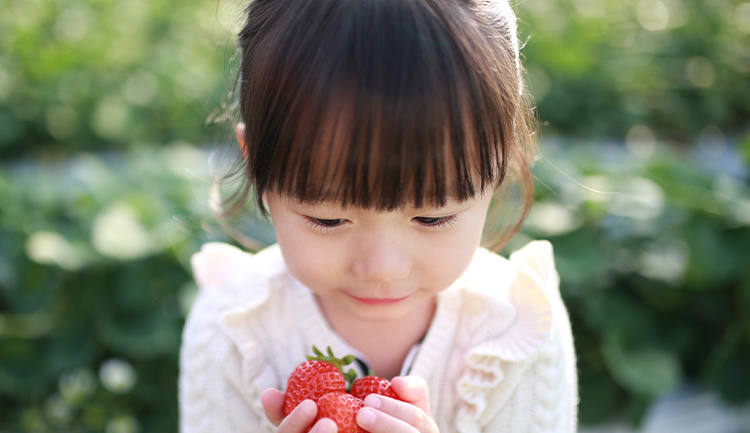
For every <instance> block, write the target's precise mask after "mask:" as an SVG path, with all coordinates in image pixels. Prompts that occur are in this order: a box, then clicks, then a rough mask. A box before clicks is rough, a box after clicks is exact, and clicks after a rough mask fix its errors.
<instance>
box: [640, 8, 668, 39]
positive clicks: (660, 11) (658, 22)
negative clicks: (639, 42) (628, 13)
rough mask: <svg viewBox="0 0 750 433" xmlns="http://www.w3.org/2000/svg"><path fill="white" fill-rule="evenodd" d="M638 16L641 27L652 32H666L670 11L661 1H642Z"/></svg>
mask: <svg viewBox="0 0 750 433" xmlns="http://www.w3.org/2000/svg"><path fill="white" fill-rule="evenodd" d="M636 16H637V17H638V22H639V23H640V24H641V26H642V27H643V28H644V29H646V30H649V31H652V32H655V31H658V30H664V29H666V28H667V26H668V25H669V9H667V6H666V5H665V4H664V3H662V2H661V1H659V0H641V1H640V2H639V3H638V7H637V9H636Z"/></svg>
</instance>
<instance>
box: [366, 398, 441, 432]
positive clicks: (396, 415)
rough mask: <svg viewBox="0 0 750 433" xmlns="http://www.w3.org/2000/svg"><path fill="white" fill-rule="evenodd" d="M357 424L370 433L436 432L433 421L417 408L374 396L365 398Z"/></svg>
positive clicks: (409, 404)
mask: <svg viewBox="0 0 750 433" xmlns="http://www.w3.org/2000/svg"><path fill="white" fill-rule="evenodd" d="M357 423H358V424H359V425H360V426H361V427H362V428H363V429H365V430H367V431H369V432H370V433H396V432H420V433H434V432H437V431H438V428H437V425H436V424H435V421H434V420H433V419H432V418H430V416H429V415H427V413H425V411H423V410H422V409H420V408H419V407H417V406H414V405H413V404H411V403H405V402H402V401H398V400H395V399H392V398H388V397H383V396H380V395H375V394H372V395H368V396H367V398H365V407H363V408H362V409H360V410H359V412H357Z"/></svg>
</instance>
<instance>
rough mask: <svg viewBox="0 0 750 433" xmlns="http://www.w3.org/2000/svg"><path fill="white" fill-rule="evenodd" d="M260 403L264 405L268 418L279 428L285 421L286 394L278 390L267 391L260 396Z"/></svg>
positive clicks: (270, 389)
mask: <svg viewBox="0 0 750 433" xmlns="http://www.w3.org/2000/svg"><path fill="white" fill-rule="evenodd" d="M260 402H261V403H263V409H264V410H265V411H266V418H268V420H269V421H271V423H273V425H275V426H277V427H278V425H279V424H280V423H281V420H283V419H284V393H283V392H281V391H279V390H278V389H273V388H269V389H266V390H265V391H263V392H262V393H261V394H260Z"/></svg>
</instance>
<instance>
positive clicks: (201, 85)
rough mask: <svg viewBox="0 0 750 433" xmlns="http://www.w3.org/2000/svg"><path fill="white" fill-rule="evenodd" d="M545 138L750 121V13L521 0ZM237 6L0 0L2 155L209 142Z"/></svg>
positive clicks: (705, 6) (686, 131) (693, 5)
mask: <svg viewBox="0 0 750 433" xmlns="http://www.w3.org/2000/svg"><path fill="white" fill-rule="evenodd" d="M511 3H514V4H517V5H516V9H517V14H518V16H519V29H520V33H521V38H522V42H526V43H525V47H524V49H523V52H524V56H525V59H524V64H525V66H526V67H527V69H528V73H529V74H528V77H529V80H528V81H529V82H530V87H531V90H532V92H533V94H534V97H535V99H536V102H537V104H538V109H539V110H538V112H539V114H540V117H541V119H542V120H543V121H544V122H545V124H546V125H547V126H546V127H545V131H546V132H545V133H546V134H547V135H565V136H571V135H572V136H576V137H589V138H591V137H599V138H606V139H609V138H613V137H625V135H626V134H628V133H629V132H630V131H631V129H632V128H633V126H634V125H638V126H639V129H638V130H637V131H635V132H636V133H641V135H642V134H643V133H646V134H651V135H653V136H655V137H656V138H657V139H660V140H664V141H674V142H679V143H683V144H685V143H694V142H696V141H699V140H705V139H711V138H713V137H715V136H717V135H719V136H725V137H729V139H730V141H731V140H732V139H734V137H736V136H738V135H741V134H743V133H745V132H747V131H748V128H750V125H749V124H748V118H750V79H748V77H750V2H746V1H740V0H638V1H629V0H526V1H511ZM245 4H246V2H245V1H244V0H243V1H238V0H188V1H179V2H178V1H175V0H149V1H146V0H129V1H127V2H117V1H114V0H0V10H2V11H3V14H2V15H0V158H8V157H12V156H19V155H44V156H45V157H50V155H60V154H63V155H64V154H66V153H69V152H71V151H76V150H91V149H97V150H99V149H102V148H107V149H123V148H125V147H127V146H129V145H130V144H131V143H134V142H150V143H167V142H169V141H172V140H175V139H183V140H187V141H191V142H204V141H205V140H206V131H205V121H206V118H207V117H209V115H210V114H211V113H214V112H216V111H218V112H221V106H222V104H223V101H225V100H226V94H227V93H228V91H227V89H228V88H230V87H231V85H232V84H233V82H234V79H235V67H236V58H234V57H233V55H234V50H233V35H234V34H235V32H236V31H237V27H238V25H239V24H241V22H242V16H243V14H242V9H243V7H244V6H245Z"/></svg>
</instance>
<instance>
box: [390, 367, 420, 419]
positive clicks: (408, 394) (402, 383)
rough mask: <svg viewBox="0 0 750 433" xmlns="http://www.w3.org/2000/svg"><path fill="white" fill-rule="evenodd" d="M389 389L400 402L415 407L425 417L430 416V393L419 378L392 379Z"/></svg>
mask: <svg viewBox="0 0 750 433" xmlns="http://www.w3.org/2000/svg"><path fill="white" fill-rule="evenodd" d="M391 388H393V390H394V391H395V392H396V395H398V396H399V398H401V400H403V401H405V402H407V403H411V404H413V405H414V406H417V407H418V408H420V409H422V410H423V411H424V413H426V414H427V415H429V414H430V393H429V391H428V390H427V382H425V380H424V379H422V378H421V377H419V376H404V377H394V378H393V380H392V381H391Z"/></svg>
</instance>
